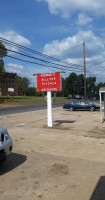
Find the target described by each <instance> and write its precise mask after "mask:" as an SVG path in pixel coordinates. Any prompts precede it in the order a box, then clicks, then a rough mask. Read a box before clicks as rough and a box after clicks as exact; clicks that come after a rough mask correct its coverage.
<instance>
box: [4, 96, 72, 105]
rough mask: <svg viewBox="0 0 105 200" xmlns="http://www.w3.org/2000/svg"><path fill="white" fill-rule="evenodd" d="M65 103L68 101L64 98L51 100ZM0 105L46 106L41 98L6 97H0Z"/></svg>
mask: <svg viewBox="0 0 105 200" xmlns="http://www.w3.org/2000/svg"><path fill="white" fill-rule="evenodd" d="M52 99H53V97H52ZM65 102H70V99H68V98H66V97H56V98H55V99H54V100H53V103H65ZM0 103H1V104H6V105H34V104H46V100H45V98H43V97H30V96H13V97H12V96H10V97H7V96H6V97H0Z"/></svg>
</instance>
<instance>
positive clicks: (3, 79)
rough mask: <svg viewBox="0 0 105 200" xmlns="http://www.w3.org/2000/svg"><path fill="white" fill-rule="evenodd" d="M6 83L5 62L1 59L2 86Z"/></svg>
mask: <svg viewBox="0 0 105 200" xmlns="http://www.w3.org/2000/svg"><path fill="white" fill-rule="evenodd" d="M4 82H5V68H4V62H3V60H2V59H0V85H1V86H3V84H4Z"/></svg>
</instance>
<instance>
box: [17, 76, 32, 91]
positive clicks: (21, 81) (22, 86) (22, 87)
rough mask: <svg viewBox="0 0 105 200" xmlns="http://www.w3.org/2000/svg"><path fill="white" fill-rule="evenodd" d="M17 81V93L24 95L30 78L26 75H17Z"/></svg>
mask: <svg viewBox="0 0 105 200" xmlns="http://www.w3.org/2000/svg"><path fill="white" fill-rule="evenodd" d="M17 83H18V94H19V95H26V92H27V90H28V88H29V85H30V83H31V82H30V80H29V79H28V78H27V77H20V76H18V77H17Z"/></svg>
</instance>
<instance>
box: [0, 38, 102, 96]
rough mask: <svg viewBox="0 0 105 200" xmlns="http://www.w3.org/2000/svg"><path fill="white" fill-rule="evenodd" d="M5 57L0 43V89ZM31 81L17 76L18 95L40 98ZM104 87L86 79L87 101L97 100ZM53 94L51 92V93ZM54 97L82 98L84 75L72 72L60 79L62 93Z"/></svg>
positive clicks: (5, 50) (2, 82)
mask: <svg viewBox="0 0 105 200" xmlns="http://www.w3.org/2000/svg"><path fill="white" fill-rule="evenodd" d="M6 55H7V49H6V48H5V46H4V45H3V44H2V43H1V42H0V87H2V86H3V84H5V76H4V75H5V68H4V62H3V57H5V56H6ZM30 85H31V81H30V80H29V79H28V78H27V77H20V76H17V86H18V95H26V96H42V93H41V92H37V89H36V88H35V87H31V86H30ZM100 87H105V83H102V82H100V83H98V84H96V77H87V78H86V93H87V98H89V99H99V89H100ZM52 94H53V92H52ZM56 96H64V97H71V98H84V75H83V74H79V75H77V74H76V73H74V72H72V73H71V74H70V75H69V76H68V77H66V78H62V91H61V92H57V94H56Z"/></svg>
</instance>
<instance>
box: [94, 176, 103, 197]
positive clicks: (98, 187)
mask: <svg viewBox="0 0 105 200" xmlns="http://www.w3.org/2000/svg"><path fill="white" fill-rule="evenodd" d="M90 200H105V176H101V177H100V179H99V181H98V183H97V185H96V187H95V190H94V191H93V194H92V196H91V198H90Z"/></svg>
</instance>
